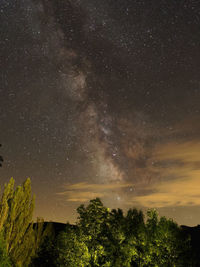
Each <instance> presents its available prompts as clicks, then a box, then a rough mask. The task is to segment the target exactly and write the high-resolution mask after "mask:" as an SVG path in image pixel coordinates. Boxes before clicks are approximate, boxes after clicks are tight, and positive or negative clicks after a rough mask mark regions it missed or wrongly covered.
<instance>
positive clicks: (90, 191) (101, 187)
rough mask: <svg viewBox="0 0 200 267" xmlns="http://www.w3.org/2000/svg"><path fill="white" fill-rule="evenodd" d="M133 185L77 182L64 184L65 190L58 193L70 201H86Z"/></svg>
mask: <svg viewBox="0 0 200 267" xmlns="http://www.w3.org/2000/svg"><path fill="white" fill-rule="evenodd" d="M128 187H133V184H131V183H121V182H118V183H108V184H94V183H91V184H90V183H87V182H83V183H76V184H66V185H64V189H65V190H64V191H63V192H59V193H57V195H60V196H63V197H64V198H65V200H66V201H70V202H86V201H89V200H90V199H93V198H96V197H100V198H103V197H109V196H110V194H112V193H119V192H120V191H121V190H122V189H123V188H128Z"/></svg>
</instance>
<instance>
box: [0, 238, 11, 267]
mask: <svg viewBox="0 0 200 267" xmlns="http://www.w3.org/2000/svg"><path fill="white" fill-rule="evenodd" d="M0 266H1V267H11V261H10V258H9V256H8V254H7V251H6V242H5V240H4V238H3V235H2V233H1V234H0Z"/></svg>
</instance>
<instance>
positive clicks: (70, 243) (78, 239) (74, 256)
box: [56, 225, 91, 267]
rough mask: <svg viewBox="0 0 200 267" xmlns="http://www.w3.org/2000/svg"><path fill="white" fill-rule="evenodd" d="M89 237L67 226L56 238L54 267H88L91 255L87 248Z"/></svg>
mask: <svg viewBox="0 0 200 267" xmlns="http://www.w3.org/2000/svg"><path fill="white" fill-rule="evenodd" d="M88 239H89V236H86V235H84V234H83V233H82V231H81V230H80V229H79V228H77V229H74V228H71V226H70V225H67V227H66V231H65V232H62V233H60V234H59V236H58V240H57V254H58V257H57V260H56V266H58V267H59V266H63V267H64V266H66V267H75V266H77V267H78V266H80V267H81V266H82V267H85V266H89V263H90V259H91V255H90V253H89V249H88V247H87V244H88Z"/></svg>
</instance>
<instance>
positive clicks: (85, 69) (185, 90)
mask: <svg viewBox="0 0 200 267" xmlns="http://www.w3.org/2000/svg"><path fill="white" fill-rule="evenodd" d="M0 25H1V28H0V36H1V40H0V60H1V61H0V64H1V73H0V74H1V75H0V77H1V78H0V79H1V85H0V94H1V95H0V111H1V112H0V123H1V133H0V142H1V143H2V144H3V146H2V153H1V154H3V155H4V158H5V163H4V166H3V168H2V169H1V177H2V183H4V182H5V181H8V178H9V177H11V176H14V178H15V179H16V182H17V183H21V182H22V181H23V180H24V179H25V178H26V177H28V176H30V177H31V179H32V185H33V190H34V192H35V193H36V199H37V203H36V204H37V209H36V216H43V217H45V218H46V219H52V220H60V221H66V220H67V219H69V220H71V219H73V218H74V216H75V209H76V207H77V206H78V205H79V204H80V203H81V202H85V201H87V200H89V199H90V198H93V197H96V196H100V197H101V198H102V199H103V201H104V202H105V203H106V204H107V205H108V206H111V207H113V206H114V207H118V206H119V207H123V208H125V209H126V208H128V207H130V206H135V205H136V206H137V207H139V208H140V207H141V208H148V207H152V206H154V207H157V208H159V209H160V212H161V213H163V214H166V215H167V216H172V217H174V218H175V219H177V220H178V221H179V222H181V223H187V224H192V223H194V222H197V221H198V220H200V217H194V215H193V213H194V211H196V210H198V206H199V201H198V197H196V194H197V193H196V191H195V190H194V188H199V189H200V186H199V182H198V178H197V177H198V170H199V169H200V164H199V163H198V156H200V153H199V154H198V153H197V152H196V150H195V147H198V145H199V141H200V138H199V133H200V124H199V121H200V120H199V118H200V116H199V112H200V109H199V103H200V102H199V101H200V79H199V71H200V52H199V51H200V50H199V46H200V35H199V26H200V4H199V3H198V1H194V0H190V1H173V2H172V3H169V1H167V0H166V1H164V0H163V1H160V0H159V1H156V0H154V1H129V0H123V1H122V0H106V1H104V0H101V1H92V0H87V1H81V0H79V1H78V0H77V1H69V0H68V1H67V0H65V1H61V0H59V1H58V0H51V1H46V0H43V1H42V0H35V1H31V0H28V1H1V2H0ZM177 151H182V154H180V153H178V152H177ZM172 154H173V155H175V156H173V155H172ZM188 157H190V160H188ZM191 183H192V188H191V190H190V192H189V191H187V190H186V189H187V188H188V185H190V184H191ZM178 185H181V186H180V188H181V192H183V191H184V190H183V188H185V193H184V194H185V197H186V199H187V201H184V202H182V198H183V195H182V193H181V192H179V189H178ZM174 187H176V188H177V189H176V190H175V191H173V190H172V188H174ZM163 188H165V190H164V189H163ZM191 191H192V192H193V191H194V194H195V197H194V194H191ZM175 195H176V197H175ZM177 196H179V197H177ZM71 214H72V215H71Z"/></svg>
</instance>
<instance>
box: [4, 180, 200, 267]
mask: <svg viewBox="0 0 200 267" xmlns="http://www.w3.org/2000/svg"><path fill="white" fill-rule="evenodd" d="M34 201H35V197H34V196H33V195H32V193H31V181H30V179H27V180H26V181H25V182H24V183H23V184H22V185H21V186H17V187H16V188H15V187H14V179H13V178H11V179H10V181H9V183H8V184H6V185H5V187H4V190H3V192H2V194H1V200H0V266H2V267H10V266H13V267H28V266H30V267H40V266H41V267H45V266H48V267H54V266H55V267H58V266H59V267H65V266H66V267H81V266H82V267H86V266H87V267H94V266H102V267H109V266H110V267H111V266H113V267H123V266H124V267H131V266H133V267H142V266H144V267H147V266H148V267H151V266H152V267H153V266H154V267H156V266H157V267H160V266H166V267H167V266H170V267H171V266H172V267H173V266H174V267H175V266H176V267H178V266H187V267H189V266H199V265H198V264H199V263H198V262H197V263H195V259H193V258H192V256H191V255H192V253H191V245H190V239H189V237H188V236H187V235H185V234H184V232H183V230H182V228H181V227H179V226H178V225H177V224H176V223H175V222H174V221H173V220H171V219H167V218H166V217H159V216H158V214H157V212H156V210H149V211H148V212H147V214H146V216H144V214H143V212H142V211H140V210H137V209H129V210H128V212H127V213H126V214H124V213H123V211H122V210H121V209H113V210H110V209H108V208H107V207H105V206H104V205H103V203H102V202H101V200H100V199H99V198H96V199H93V200H91V201H90V202H89V204H88V205H87V206H84V205H81V206H80V207H79V208H78V209H77V212H78V219H77V222H76V224H75V225H70V224H69V223H67V224H66V227H65V230H64V231H61V232H60V233H59V234H58V235H55V231H54V229H53V224H51V223H47V224H45V223H44V221H43V219H38V220H37V222H36V223H33V220H32V215H33V210H34Z"/></svg>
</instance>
